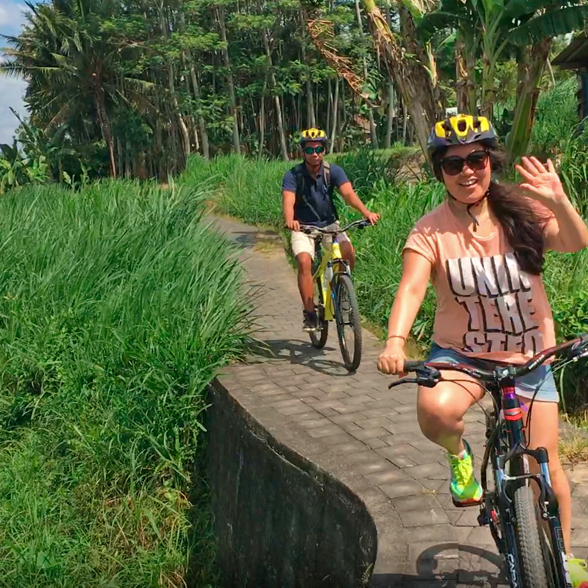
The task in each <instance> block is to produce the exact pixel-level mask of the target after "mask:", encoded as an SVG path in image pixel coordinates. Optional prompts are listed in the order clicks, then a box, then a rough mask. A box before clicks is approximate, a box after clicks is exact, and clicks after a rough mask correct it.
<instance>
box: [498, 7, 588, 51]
mask: <svg viewBox="0 0 588 588" xmlns="http://www.w3.org/2000/svg"><path fill="white" fill-rule="evenodd" d="M586 22H588V5H585V4H582V5H576V6H568V7H564V8H558V9H556V10H553V11H549V12H545V13H543V14H540V15H539V16H535V17H534V18H532V19H530V20H529V21H528V22H526V23H525V24H524V25H521V26H519V27H516V28H514V29H512V30H511V31H510V33H509V34H508V37H507V38H508V41H509V42H510V43H514V44H515V45H528V44H529V43H536V42H538V41H541V40H542V39H546V38H549V37H557V36H558V35H565V34H567V33H572V32H574V31H578V30H582V29H583V28H584V26H585V25H586Z"/></svg>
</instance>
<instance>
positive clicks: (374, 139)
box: [355, 0, 378, 149]
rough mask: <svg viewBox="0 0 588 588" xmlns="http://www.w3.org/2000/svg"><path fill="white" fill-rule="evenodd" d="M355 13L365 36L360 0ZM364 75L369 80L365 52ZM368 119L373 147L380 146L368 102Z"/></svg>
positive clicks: (356, 3)
mask: <svg viewBox="0 0 588 588" xmlns="http://www.w3.org/2000/svg"><path fill="white" fill-rule="evenodd" d="M355 15H356V16H357V26H358V28H359V32H360V33H361V36H362V37H363V24H362V22H361V10H360V8H359V0H355ZM363 77H364V80H365V81H366V82H367V80H368V66H367V59H366V57H365V54H364V56H363ZM368 120H369V123H370V137H371V140H372V147H374V148H375V149H377V148H378V132H377V129H376V123H375V122H374V111H373V108H371V106H370V105H369V104H368Z"/></svg>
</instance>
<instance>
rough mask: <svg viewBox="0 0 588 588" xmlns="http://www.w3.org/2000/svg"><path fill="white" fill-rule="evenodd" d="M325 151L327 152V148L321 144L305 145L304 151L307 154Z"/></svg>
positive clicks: (318, 153)
mask: <svg viewBox="0 0 588 588" xmlns="http://www.w3.org/2000/svg"><path fill="white" fill-rule="evenodd" d="M324 152H325V148H324V147H321V145H319V146H318V147H305V148H304V153H306V155H312V154H313V153H316V154H317V155H320V154H321V153H324Z"/></svg>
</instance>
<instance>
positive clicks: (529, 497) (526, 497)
mask: <svg viewBox="0 0 588 588" xmlns="http://www.w3.org/2000/svg"><path fill="white" fill-rule="evenodd" d="M514 511H515V518H516V528H515V529H516V536H517V542H518V546H519V556H520V559H521V568H522V571H523V576H524V584H523V585H524V587H525V588H539V587H543V586H545V587H547V586H549V584H548V583H547V577H548V576H547V572H546V569H545V568H546V562H545V560H544V559H543V554H544V551H543V549H544V548H543V546H542V545H541V537H540V534H539V533H540V531H539V521H538V513H537V508H536V500H535V495H534V494H533V488H531V487H530V486H520V487H519V488H517V489H516V490H515V494H514Z"/></svg>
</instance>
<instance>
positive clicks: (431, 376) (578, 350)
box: [388, 333, 588, 388]
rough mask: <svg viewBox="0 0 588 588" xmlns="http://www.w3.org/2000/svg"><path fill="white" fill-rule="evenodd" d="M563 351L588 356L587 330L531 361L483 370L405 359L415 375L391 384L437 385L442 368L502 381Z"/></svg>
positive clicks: (405, 366) (533, 367) (407, 366)
mask: <svg viewBox="0 0 588 588" xmlns="http://www.w3.org/2000/svg"><path fill="white" fill-rule="evenodd" d="M564 351H569V353H568V357H569V358H570V359H573V360H577V359H580V358H581V357H586V356H588V333H587V334H584V335H580V336H579V337H576V338H575V339H571V340H569V341H565V342H564V343H561V344H560V345H556V346H554V347H550V348H549V349H545V350H544V351H541V352H539V353H537V354H536V355H534V356H533V357H532V358H531V359H529V361H527V362H526V363H524V364H523V365H518V366H517V365H512V364H511V365H499V366H497V367H496V368H495V369H493V370H484V369H480V368H476V367H473V366H470V365H466V364H463V363H455V364H454V363H448V362H435V361H431V362H426V361H412V360H411V361H405V362H404V371H405V372H414V373H416V377H414V378H407V377H403V378H400V379H398V380H396V381H395V382H392V383H391V384H390V385H389V386H388V388H394V387H395V386H399V385H400V384H407V383H411V384H420V385H421V386H426V387H428V388H432V387H434V386H435V385H436V384H438V383H439V382H440V381H441V372H440V371H439V370H443V369H445V370H452V371H457V372H462V373H464V374H467V375H468V376H472V377H473V378H476V379H477V380H481V381H482V382H487V383H497V384H500V383H501V382H503V381H504V380H506V379H509V378H520V377H522V376H526V375H527V374H528V373H530V372H532V371H533V370H535V369H537V368H538V367H539V366H540V365H541V364H543V363H545V361H547V360H548V359H549V358H550V357H553V356H555V355H560V354H562V353H563V352H564Z"/></svg>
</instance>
